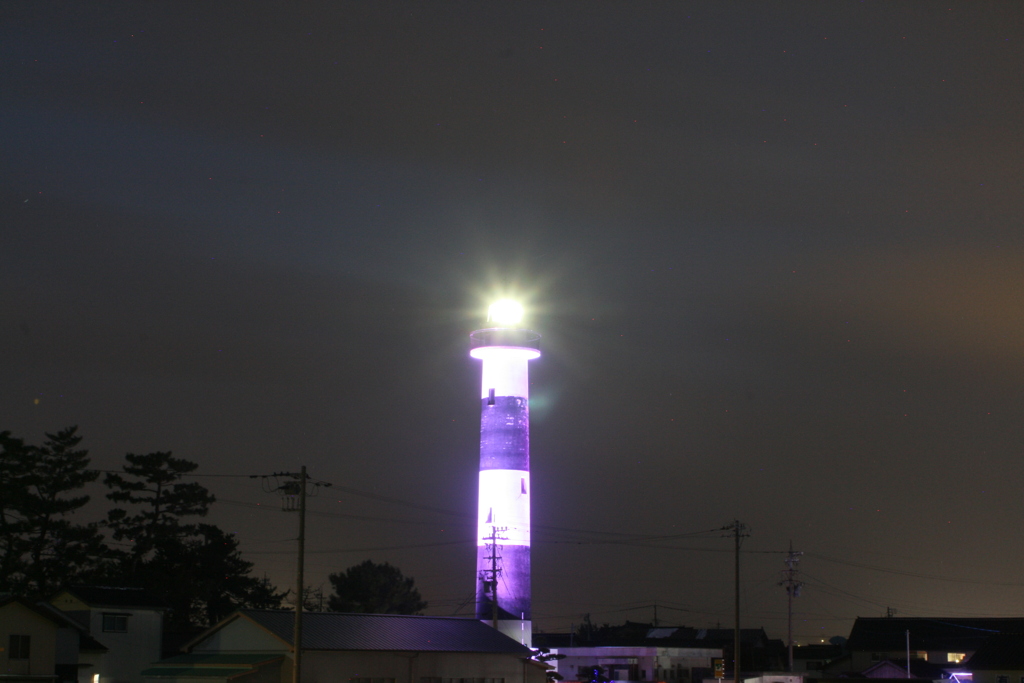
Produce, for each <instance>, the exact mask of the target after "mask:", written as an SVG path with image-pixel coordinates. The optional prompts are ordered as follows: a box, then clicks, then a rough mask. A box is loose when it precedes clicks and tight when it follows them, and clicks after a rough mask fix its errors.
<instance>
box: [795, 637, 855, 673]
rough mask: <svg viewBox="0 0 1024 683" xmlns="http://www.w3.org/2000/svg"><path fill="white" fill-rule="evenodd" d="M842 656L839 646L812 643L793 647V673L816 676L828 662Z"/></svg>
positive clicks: (841, 649)
mask: <svg viewBox="0 0 1024 683" xmlns="http://www.w3.org/2000/svg"><path fill="white" fill-rule="evenodd" d="M842 656H843V647H842V646H841V645H832V644H825V643H821V644H818V643H812V644H810V645H797V646H794V647H793V672H794V673H807V674H808V675H817V673H818V672H820V671H821V670H822V669H824V668H825V665H826V664H828V663H829V662H831V661H833V660H835V659H837V658H839V657H842Z"/></svg>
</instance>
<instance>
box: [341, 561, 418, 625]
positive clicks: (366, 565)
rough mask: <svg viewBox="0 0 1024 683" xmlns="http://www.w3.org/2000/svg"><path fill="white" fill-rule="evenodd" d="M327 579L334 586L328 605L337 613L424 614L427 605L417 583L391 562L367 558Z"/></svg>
mask: <svg viewBox="0 0 1024 683" xmlns="http://www.w3.org/2000/svg"><path fill="white" fill-rule="evenodd" d="M327 578H328V579H330V581H331V585H332V586H333V587H334V594H333V595H331V597H330V598H329V600H328V603H327V604H328V607H329V609H331V610H333V611H335V612H361V613H367V614H422V612H423V610H424V609H426V608H427V603H426V602H424V601H423V598H422V597H420V592H419V590H418V589H417V588H416V582H415V581H414V580H413V579H412V578H411V577H406V576H405V575H403V574H402V572H401V571H400V570H399V569H398V567H393V566H391V565H390V564H388V563H387V562H385V563H384V564H377V563H375V562H373V561H371V560H366V561H365V562H363V563H362V564H357V565H355V566H354V567H349V568H348V569H346V570H345V571H344V573H340V574H331V575H330V576H328V577H327Z"/></svg>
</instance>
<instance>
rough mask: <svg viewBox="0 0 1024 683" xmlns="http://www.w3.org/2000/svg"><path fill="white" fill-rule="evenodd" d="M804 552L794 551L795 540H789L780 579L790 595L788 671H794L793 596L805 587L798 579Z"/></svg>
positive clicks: (797, 594)
mask: <svg viewBox="0 0 1024 683" xmlns="http://www.w3.org/2000/svg"><path fill="white" fill-rule="evenodd" d="M801 555H803V553H802V552H794V551H793V541H790V542H789V554H788V555H786V569H784V570H782V580H781V581H779V585H780V586H785V588H786V595H787V596H788V602H789V608H788V612H787V614H788V624H789V630H788V633H787V640H786V647H787V649H788V650H789V668H788V669H787V671H789V672H791V673H792V671H793V598H796V597H799V596H800V589H801V588H802V587H803V585H804V584H803V581H800V580H798V579H797V569H796V565H797V563H798V562H800V556H801Z"/></svg>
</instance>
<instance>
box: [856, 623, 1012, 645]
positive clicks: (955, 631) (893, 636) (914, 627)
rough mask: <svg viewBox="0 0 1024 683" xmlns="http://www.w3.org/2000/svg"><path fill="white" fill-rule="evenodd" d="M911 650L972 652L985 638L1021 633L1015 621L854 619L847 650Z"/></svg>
mask: <svg viewBox="0 0 1024 683" xmlns="http://www.w3.org/2000/svg"><path fill="white" fill-rule="evenodd" d="M907 631H910V649H911V650H945V651H946V652H964V653H969V652H974V651H975V650H977V649H978V648H979V647H980V646H981V644H982V643H983V642H984V641H985V639H986V638H988V637H990V636H993V635H995V634H998V633H1024V619H1020V618H1017V617H980V618H975V617H950V618H927V617H857V620H856V621H855V622H854V623H853V629H852V630H851V631H850V639H849V640H848V641H847V646H848V647H849V649H851V650H857V651H865V650H867V651H877V652H882V651H886V650H888V651H895V652H902V651H903V649H904V648H906V642H907V641H906V638H907Z"/></svg>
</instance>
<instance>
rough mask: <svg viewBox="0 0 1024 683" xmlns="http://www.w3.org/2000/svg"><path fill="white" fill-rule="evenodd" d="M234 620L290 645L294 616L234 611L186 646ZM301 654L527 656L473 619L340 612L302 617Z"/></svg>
mask: <svg viewBox="0 0 1024 683" xmlns="http://www.w3.org/2000/svg"><path fill="white" fill-rule="evenodd" d="M236 618H246V619H250V620H252V621H253V622H255V623H256V624H258V625H260V626H262V627H263V628H264V629H266V630H267V631H269V632H270V633H272V634H273V635H274V636H276V637H277V638H279V639H280V640H282V641H283V642H285V643H286V644H288V645H291V644H292V632H293V627H294V624H295V613H294V612H292V611H290V610H250V609H245V610H239V611H238V612H236V613H235V614H234V615H232V616H231V617H228V619H226V620H224V621H222V622H221V623H220V624H218V625H216V626H214V627H213V628H212V629H211V630H209V631H207V632H206V633H204V634H203V635H201V636H199V638H196V639H195V640H193V641H192V643H191V644H193V645H194V644H196V643H198V642H200V641H202V640H203V639H205V638H206V637H207V636H209V635H210V634H211V633H212V632H214V631H216V630H218V629H220V628H223V627H224V626H226V625H227V624H228V623H230V622H231V621H233V620H234V619H236ZM302 649H304V650H377V651H420V652H428V651H429V652H504V653H510V654H517V655H529V654H530V649H529V648H527V647H526V646H525V645H521V644H520V643H517V642H516V641H515V640H513V639H511V638H509V637H508V636H506V635H504V634H502V633H500V632H498V631H497V630H495V629H493V628H491V627H490V626H488V625H487V624H484V623H483V622H480V621H477V620H476V619H466V618H461V617H422V616H406V615H400V614H348V613H342V612H304V613H303V615H302Z"/></svg>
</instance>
